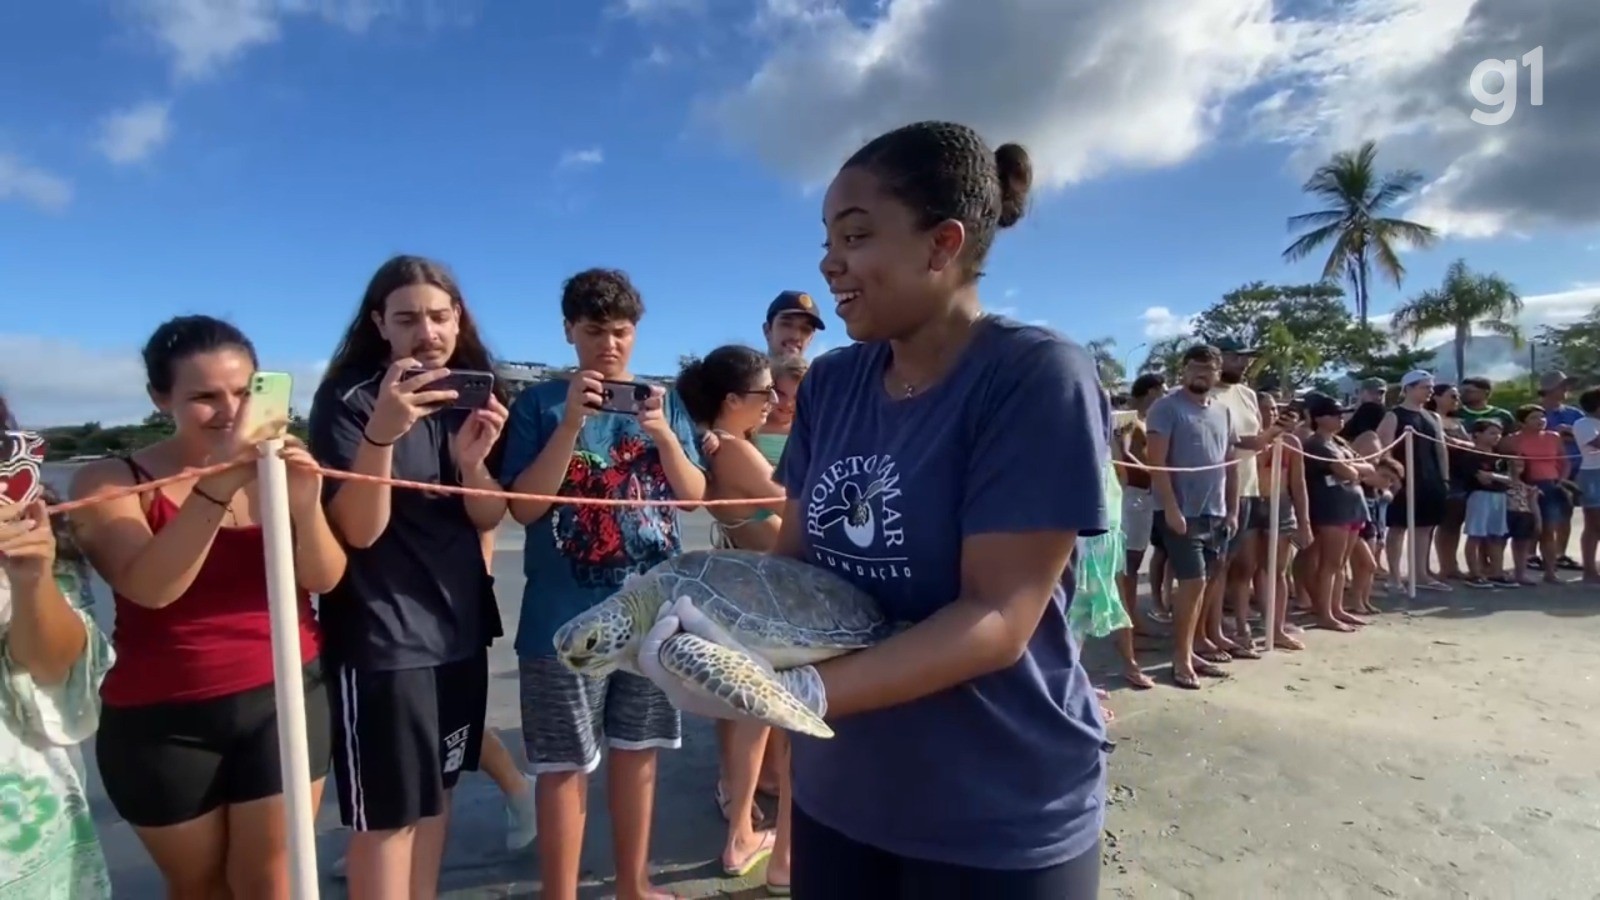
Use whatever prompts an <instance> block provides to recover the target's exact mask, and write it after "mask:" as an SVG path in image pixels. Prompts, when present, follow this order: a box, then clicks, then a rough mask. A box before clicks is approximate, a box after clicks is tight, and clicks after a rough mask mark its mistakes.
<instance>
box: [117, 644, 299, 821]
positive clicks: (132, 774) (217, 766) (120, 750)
mask: <svg viewBox="0 0 1600 900" xmlns="http://www.w3.org/2000/svg"><path fill="white" fill-rule="evenodd" d="M301 677H302V678H303V679H304V680H305V692H306V741H307V743H308V744H309V745H310V755H311V780H312V781H319V780H321V779H322V778H324V777H326V776H327V774H328V753H329V737H328V687H327V684H326V683H325V682H324V680H323V678H324V676H323V672H322V663H321V662H320V661H318V660H312V661H311V662H309V663H307V664H306V666H305V668H304V669H303V670H302V675H301ZM94 751H95V753H94V755H95V761H96V762H97V763H98V764H99V766H100V780H101V781H103V782H105V786H106V796H107V797H109V798H110V799H111V805H112V807H113V808H115V809H116V811H117V814H118V815H120V816H122V818H124V819H126V820H127V821H128V824H130V825H133V826H135V827H138V828H160V827H162V826H165V825H177V824H179V823H181V822H187V821H189V820H190V819H196V818H199V817H200V816H203V815H205V814H206V813H208V812H211V811H212V810H214V809H217V808H218V807H222V806H229V805H232V804H236V803H249V802H250V801H252V800H260V799H262V798H265V797H272V796H275V795H277V794H281V793H283V778H282V774H281V771H280V769H279V762H278V704H277V699H276V698H275V697H274V696H273V689H272V685H270V684H264V685H262V686H261V687H256V688H251V689H250V690H247V691H240V692H239V693H237V694H229V695H227V696H226V697H213V698H211V699H207V700H188V701H182V702H177V703H154V704H150V705H147V706H109V705H108V706H106V707H104V708H103V709H102V710H101V711H100V730H99V731H98V732H97V733H96V734H95V741H94Z"/></svg>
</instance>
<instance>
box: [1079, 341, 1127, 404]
mask: <svg viewBox="0 0 1600 900" xmlns="http://www.w3.org/2000/svg"><path fill="white" fill-rule="evenodd" d="M1116 346H1117V339H1116V338H1113V337H1103V338H1095V339H1094V340H1092V341H1089V342H1088V343H1086V344H1084V345H1083V348H1084V349H1085V350H1088V351H1089V355H1090V356H1093V357H1094V368H1095V372H1096V373H1097V374H1098V375H1099V376H1100V385H1101V386H1102V387H1104V388H1105V389H1106V390H1108V391H1109V390H1114V389H1115V388H1116V387H1118V386H1119V385H1121V384H1122V381H1123V379H1124V378H1126V377H1127V372H1125V371H1124V370H1123V368H1122V360H1120V359H1117V355H1116V353H1114V352H1112V350H1113V348H1115V347H1116Z"/></svg>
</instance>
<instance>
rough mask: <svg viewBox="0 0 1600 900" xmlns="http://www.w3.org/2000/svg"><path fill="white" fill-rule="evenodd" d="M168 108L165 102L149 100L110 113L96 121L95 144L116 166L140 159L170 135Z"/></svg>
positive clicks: (169, 107)
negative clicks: (98, 124) (98, 127)
mask: <svg viewBox="0 0 1600 900" xmlns="http://www.w3.org/2000/svg"><path fill="white" fill-rule="evenodd" d="M171 109H172V107H171V104H169V103H166V102H163V101H150V102H147V103H140V104H138V105H137V106H132V107H129V108H128V109H124V110H121V111H119V112H114V113H111V114H110V115H108V116H106V117H105V118H104V119H102V120H101V122H100V137H99V140H98V141H96V146H97V147H98V149H99V150H100V153H101V154H102V155H103V156H105V158H106V159H108V160H110V161H111V162H113V163H116V164H117V165H125V164H127V163H136V162H139V161H141V160H144V159H146V158H147V157H149V156H150V154H152V153H154V152H155V151H156V150H158V149H160V147H161V145H162V144H165V143H166V142H167V138H168V137H169V136H171V134H172V126H171V119H170V118H169V116H168V113H170V112H171Z"/></svg>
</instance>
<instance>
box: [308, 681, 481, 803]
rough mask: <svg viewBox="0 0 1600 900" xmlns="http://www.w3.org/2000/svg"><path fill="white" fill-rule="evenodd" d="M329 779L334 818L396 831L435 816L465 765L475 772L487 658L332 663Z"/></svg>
mask: <svg viewBox="0 0 1600 900" xmlns="http://www.w3.org/2000/svg"><path fill="white" fill-rule="evenodd" d="M333 677H334V679H335V685H334V690H333V703H332V706H333V781H334V785H335V787H336V788H337V789H338V793H339V820H340V821H341V822H343V823H344V825H345V827H347V828H352V829H354V830H356V831H394V830H396V829H400V828H406V827H408V826H411V825H415V824H416V823H417V822H418V821H419V820H421V819H427V818H432V817H433V816H437V815H440V814H441V813H443V812H444V811H445V809H446V808H447V807H448V798H447V792H448V791H449V790H450V789H452V788H454V787H455V786H456V780H457V779H458V778H460V777H461V772H462V771H463V770H468V771H477V769H478V755H479V753H480V752H481V751H482V749H483V725H484V717H485V716H486V715H487V713H488V705H489V657H488V655H487V653H484V652H480V653H478V654H476V655H474V656H470V657H468V658H466V659H463V660H461V661H459V662H452V663H445V664H444V665H441V666H433V667H430V668H422V669H399V670H396V671H387V672H372V671H362V670H359V669H353V668H349V667H346V666H335V667H334V669H333Z"/></svg>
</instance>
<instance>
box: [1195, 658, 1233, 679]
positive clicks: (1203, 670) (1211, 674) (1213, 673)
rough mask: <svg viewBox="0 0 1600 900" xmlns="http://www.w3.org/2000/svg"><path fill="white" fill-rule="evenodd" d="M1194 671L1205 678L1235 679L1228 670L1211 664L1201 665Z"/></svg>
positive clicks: (1204, 663)
mask: <svg viewBox="0 0 1600 900" xmlns="http://www.w3.org/2000/svg"><path fill="white" fill-rule="evenodd" d="M1194 671H1195V673H1196V674H1198V675H1200V676H1202V677H1205V678H1221V679H1227V678H1232V677H1233V676H1232V675H1229V674H1228V670H1227V669H1224V668H1223V667H1221V666H1215V665H1212V664H1211V663H1209V662H1202V663H1200V664H1199V665H1197V666H1195V667H1194Z"/></svg>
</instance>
